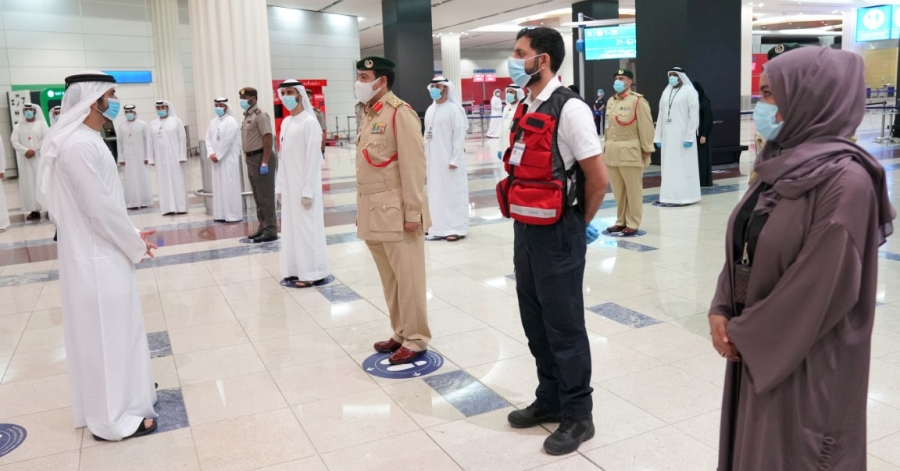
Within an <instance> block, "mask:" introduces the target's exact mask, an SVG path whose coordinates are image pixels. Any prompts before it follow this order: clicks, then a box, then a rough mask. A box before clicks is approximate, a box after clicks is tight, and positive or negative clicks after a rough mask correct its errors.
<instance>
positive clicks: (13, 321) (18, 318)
mask: <svg viewBox="0 0 900 471" xmlns="http://www.w3.org/2000/svg"><path fill="white" fill-rule="evenodd" d="M0 303H2V301H0ZM39 312H46V311H39ZM32 315H33V314H29V313H22V314H13V315H10V316H0V334H7V335H8V334H21V333H22V332H24V331H25V330H26V329H27V327H26V326H27V325H28V324H29V322H30V321H29V318H30V316H32ZM42 317H43V316H42ZM48 327H52V326H48Z"/></svg>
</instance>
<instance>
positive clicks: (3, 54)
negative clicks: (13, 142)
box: [0, 0, 157, 176]
mask: <svg viewBox="0 0 900 471" xmlns="http://www.w3.org/2000/svg"><path fill="white" fill-rule="evenodd" d="M0 27H2V29H0V98H2V99H0V139H2V140H3V145H4V150H5V153H6V162H4V163H5V166H4V167H5V168H6V169H9V171H8V172H7V176H13V175H15V171H13V170H12V169H14V168H15V154H14V153H13V151H12V147H11V146H10V144H9V135H10V121H9V107H8V106H7V102H6V92H8V91H10V90H11V86H12V85H13V84H15V85H31V84H44V85H46V84H62V83H63V79H64V78H65V77H66V76H67V75H71V74H72V73H74V72H77V71H79V70H84V69H100V70H103V69H105V70H150V71H152V72H153V73H154V74H155V73H156V70H155V68H154V58H153V37H152V34H151V30H152V28H151V24H150V6H149V3H148V0H91V1H87V0H82V1H78V0H4V1H3V2H2V3H0ZM156 94H157V87H156V84H155V83H150V84H134V85H121V86H119V90H118V95H119V97H120V99H121V100H122V102H123V103H134V104H136V105H137V106H138V109H139V111H140V112H141V117H142V118H144V119H152V115H153V111H152V106H153V102H154V101H155V100H156Z"/></svg>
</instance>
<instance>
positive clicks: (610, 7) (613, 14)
mask: <svg viewBox="0 0 900 471" xmlns="http://www.w3.org/2000/svg"><path fill="white" fill-rule="evenodd" d="M579 13H584V16H587V17H590V18H593V19H595V20H611V19H616V18H619V0H586V1H583V2H577V3H573V4H572V21H578V14H579ZM572 38H573V39H572V43H571V44H566V57H567V58H568V57H571V58H572V82H571V83H576V81H577V77H578V75H579V70H581V64H580V60H579V57H578V51H576V50H575V39H577V38H578V28H572ZM620 68H621V67H620V66H619V59H608V60H593V61H588V60H586V61H584V88H585V89H584V90H582V91H581V93H582V95H583V96H584V97H585V99H586V100H587V102H588V103H594V100H596V99H597V89H598V88H602V89H603V90H604V91H605V92H606V97H607V98H609V97H611V96H612V95H613V94H614V93H615V92H614V91H613V89H612V85H613V82H614V81H615V79H614V78H613V77H614V76H615V74H616V71H617V70H619V69H620ZM563 79H566V77H565V76H564V77H563Z"/></svg>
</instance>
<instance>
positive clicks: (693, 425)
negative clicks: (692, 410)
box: [674, 410, 722, 451]
mask: <svg viewBox="0 0 900 471" xmlns="http://www.w3.org/2000/svg"><path fill="white" fill-rule="evenodd" d="M721 424H722V411H721V410H714V411H712V412H708V413H706V414H703V415H698V416H697V417H694V418H691V419H687V420H685V421H683V422H678V423H676V424H675V425H674V426H675V428H677V429H678V430H680V431H682V432H684V433H686V434H688V435H690V436H691V437H693V438H694V439H695V440H697V441H699V442H700V443H703V444H704V445H706V446H708V447H710V448H712V449H713V450H717V451H718V449H719V430H720V428H721Z"/></svg>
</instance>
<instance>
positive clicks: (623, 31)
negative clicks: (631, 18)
mask: <svg viewBox="0 0 900 471" xmlns="http://www.w3.org/2000/svg"><path fill="white" fill-rule="evenodd" d="M635 57H637V29H636V28H635V24H634V23H630V24H624V25H619V26H602V27H599V28H585V29H584V58H585V59H586V60H601V59H632V58H635Z"/></svg>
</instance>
